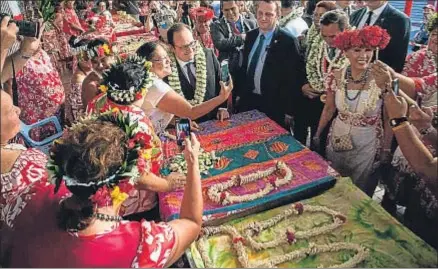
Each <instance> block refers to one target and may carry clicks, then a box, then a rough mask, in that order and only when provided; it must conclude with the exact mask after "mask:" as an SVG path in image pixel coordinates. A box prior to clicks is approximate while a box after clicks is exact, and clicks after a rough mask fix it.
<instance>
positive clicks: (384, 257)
mask: <svg viewBox="0 0 438 269" xmlns="http://www.w3.org/2000/svg"><path fill="white" fill-rule="evenodd" d="M302 203H303V204H304V205H321V206H326V207H328V208H330V209H333V210H336V211H338V212H340V213H342V214H343V215H345V216H346V217H347V221H346V223H345V224H344V225H343V226H341V227H340V228H337V229H335V230H334V231H332V232H330V233H327V234H324V235H319V236H316V237H313V238H310V239H301V240H298V241H297V242H296V243H295V244H292V245H289V244H285V245H281V246H279V247H276V248H272V249H267V250H264V251H259V252H256V251H254V250H250V249H248V248H247V249H246V252H247V253H248V257H249V260H250V261H254V260H264V259H266V258H269V257H273V256H277V255H282V254H286V253H289V252H291V251H294V250H297V249H300V248H306V247H308V246H309V243H311V242H312V243H315V244H317V245H320V244H328V243H333V242H351V243H356V244H359V245H361V246H363V247H366V248H367V249H368V250H369V255H368V256H367V258H366V259H365V260H364V261H363V262H362V263H360V264H359V266H360V267H436V266H437V264H438V262H437V252H436V250H435V249H433V248H432V247H430V246H429V245H428V244H426V243H425V242H424V241H423V240H421V239H420V238H419V237H417V236H416V235H415V234H413V233H412V232H411V231H410V230H409V229H408V228H406V227H404V226H403V225H402V224H400V223H399V222H398V221H397V220H396V219H394V218H393V217H392V216H391V215H389V214H388V213H387V212H386V211H385V210H384V209H383V208H382V207H381V206H380V205H379V204H377V203H376V202H375V201H373V200H372V199H370V198H369V197H368V196H366V195H365V194H364V193H363V192H361V191H360V190H359V189H358V188H357V187H356V186H354V185H353V184H352V182H351V181H350V179H347V178H341V179H339V180H338V182H337V183H336V185H335V186H334V187H333V188H332V189H330V190H328V191H326V192H325V193H323V194H321V195H319V196H316V197H313V198H311V199H307V200H304V201H302ZM288 206H289V207H290V205H287V206H283V207H279V208H276V209H273V210H269V211H266V212H263V213H259V214H254V215H251V216H248V217H245V218H241V219H236V220H233V221H230V222H228V223H226V224H231V225H233V226H234V227H236V228H237V230H239V227H242V226H243V225H245V224H247V223H249V222H252V221H262V220H266V219H269V218H272V217H273V216H275V215H277V214H279V213H280V212H283V211H284V210H285V208H287V207H288ZM329 222H331V218H329V217H328V216H327V215H324V214H322V213H313V214H310V213H307V212H304V213H303V214H302V215H300V216H295V217H291V218H289V219H286V220H284V221H283V222H280V223H279V224H277V226H274V227H273V228H271V229H267V230H265V231H262V232H261V233H260V234H259V235H256V236H255V240H256V241H270V240H272V239H274V238H276V236H278V235H279V234H282V233H284V231H285V230H286V228H287V227H293V228H294V229H295V230H296V231H300V230H308V229H311V228H313V227H317V226H322V225H325V224H328V223H329ZM231 244H232V243H231V240H230V237H229V236H228V235H215V236H211V237H209V238H208V241H207V245H206V247H207V248H206V249H208V255H209V257H210V259H211V261H212V262H213V264H214V267H216V268H235V267H242V265H241V264H240V263H239V261H238V260H237V256H236V254H235V252H234V248H233V247H232V245H231ZM197 246H198V245H197V243H196V242H195V243H194V244H192V246H191V249H190V251H188V258H189V261H190V263H191V264H192V265H193V266H195V267H204V263H203V261H202V259H201V257H200V255H199V251H198V248H197ZM353 254H354V253H353V252H351V251H339V252H333V253H323V254H317V255H310V256H308V257H306V258H303V259H300V260H294V261H291V262H288V263H284V264H280V265H279V267H285V268H286V267H289V268H290V267H318V266H325V267H327V266H330V265H335V264H341V263H343V262H345V261H347V260H348V259H350V258H351V257H352V256H353Z"/></svg>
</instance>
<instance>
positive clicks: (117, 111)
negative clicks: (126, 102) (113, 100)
mask: <svg viewBox="0 0 438 269" xmlns="http://www.w3.org/2000/svg"><path fill="white" fill-rule="evenodd" d="M111 112H113V113H119V112H120V109H119V108H118V107H113V108H112V109H111Z"/></svg>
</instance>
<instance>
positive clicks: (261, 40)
mask: <svg viewBox="0 0 438 269" xmlns="http://www.w3.org/2000/svg"><path fill="white" fill-rule="evenodd" d="M264 43H265V36H264V35H261V36H260V38H259V44H258V45H257V48H256V50H255V51H254V54H253V55H252V58H251V62H250V64H249V68H248V82H249V83H250V84H249V89H250V90H254V88H255V85H254V76H255V70H256V67H257V63H258V62H259V58H260V54H262V48H263V45H264Z"/></svg>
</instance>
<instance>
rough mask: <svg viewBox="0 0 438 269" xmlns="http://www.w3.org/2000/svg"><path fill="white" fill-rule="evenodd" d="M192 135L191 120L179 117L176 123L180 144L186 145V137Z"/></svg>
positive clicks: (177, 141) (177, 139)
mask: <svg viewBox="0 0 438 269" xmlns="http://www.w3.org/2000/svg"><path fill="white" fill-rule="evenodd" d="M189 136H190V120H189V119H179V120H178V121H177V123H176V143H177V144H178V146H182V145H184V139H186V137H189Z"/></svg>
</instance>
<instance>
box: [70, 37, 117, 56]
mask: <svg viewBox="0 0 438 269" xmlns="http://www.w3.org/2000/svg"><path fill="white" fill-rule="evenodd" d="M80 41H82V40H79V39H78V40H75V41H74V42H75V43H79V42H80ZM84 41H85V40H84ZM72 52H73V54H74V55H77V56H78V58H79V60H82V59H84V58H85V56H87V57H88V59H92V58H95V57H105V56H111V55H113V53H114V52H113V49H112V47H111V46H109V45H108V44H103V45H99V46H94V47H92V48H90V47H89V42H86V44H84V45H81V46H79V47H75V48H74V47H73V48H72Z"/></svg>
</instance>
